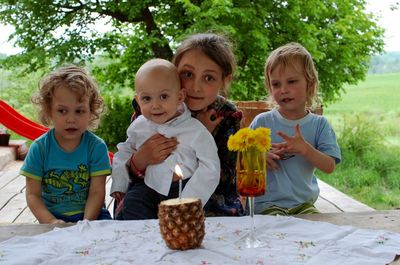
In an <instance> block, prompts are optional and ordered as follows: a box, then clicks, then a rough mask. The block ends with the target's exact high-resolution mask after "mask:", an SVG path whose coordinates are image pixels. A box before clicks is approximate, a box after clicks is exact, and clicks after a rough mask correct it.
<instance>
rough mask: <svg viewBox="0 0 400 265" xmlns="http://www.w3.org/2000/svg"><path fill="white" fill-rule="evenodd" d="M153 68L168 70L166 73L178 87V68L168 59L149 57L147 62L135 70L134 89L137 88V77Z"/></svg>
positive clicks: (179, 83)
mask: <svg viewBox="0 0 400 265" xmlns="http://www.w3.org/2000/svg"><path fill="white" fill-rule="evenodd" d="M154 70H163V71H165V72H168V74H170V75H171V76H170V77H171V79H172V80H173V82H175V83H176V84H178V85H179V88H180V85H181V81H180V79H179V74H178V69H177V68H176V66H175V65H174V64H173V63H171V62H170V61H167V60H165V59H161V58H154V59H150V60H148V61H147V62H145V63H144V64H143V65H142V66H140V68H139V69H138V71H137V72H136V75H135V90H137V82H138V80H139V78H141V77H142V75H144V74H146V73H150V72H152V71H154Z"/></svg>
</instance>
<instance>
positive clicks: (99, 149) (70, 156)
mask: <svg viewBox="0 0 400 265" xmlns="http://www.w3.org/2000/svg"><path fill="white" fill-rule="evenodd" d="M20 173H21V175H24V176H26V177H29V178H33V179H36V180H39V181H41V183H42V198H43V200H44V202H45V204H46V207H47V208H48V209H49V211H50V212H51V213H53V214H59V215H66V216H70V215H74V214H78V213H83V212H84V210H85V204H86V200H87V197H88V194H89V187H90V178H91V177H96V176H103V175H109V174H110V173H111V165H110V160H109V157H108V151H107V146H106V144H105V143H104V141H103V140H102V139H101V138H99V137H97V136H96V135H95V134H93V133H91V132H89V131H86V132H85V133H84V134H83V136H82V139H81V142H80V144H79V146H78V147H77V148H76V149H75V150H74V151H71V152H65V151H64V150H63V149H61V147H60V146H59V145H58V143H57V141H56V139H55V136H54V129H51V130H49V131H48V132H47V133H45V134H44V135H42V136H40V137H39V138H38V139H36V140H35V141H34V142H33V143H32V145H31V146H30V148H29V152H28V155H27V157H26V158H25V161H24V164H23V166H22V168H21V172H20Z"/></svg>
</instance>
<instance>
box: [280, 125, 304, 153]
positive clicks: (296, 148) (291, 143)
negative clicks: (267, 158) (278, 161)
mask: <svg viewBox="0 0 400 265" xmlns="http://www.w3.org/2000/svg"><path fill="white" fill-rule="evenodd" d="M277 134H278V135H279V136H280V137H282V138H283V140H285V141H284V142H282V143H279V144H272V147H273V148H275V151H274V153H275V154H277V155H279V156H281V155H282V156H283V155H284V154H287V153H288V154H301V155H304V153H305V152H306V150H307V145H308V144H307V142H306V141H305V140H304V138H303V135H302V134H301V131H300V125H299V124H297V125H296V127H295V134H294V136H293V137H291V136H288V135H287V134H285V133H283V132H279V131H278V132H277Z"/></svg>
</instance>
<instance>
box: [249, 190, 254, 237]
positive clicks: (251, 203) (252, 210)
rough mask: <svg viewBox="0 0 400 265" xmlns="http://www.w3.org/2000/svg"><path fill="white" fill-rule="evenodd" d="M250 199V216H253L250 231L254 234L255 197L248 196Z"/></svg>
mask: <svg viewBox="0 0 400 265" xmlns="http://www.w3.org/2000/svg"><path fill="white" fill-rule="evenodd" d="M248 199H249V211H250V218H251V230H250V233H251V235H252V236H253V235H254V233H255V226H254V197H248Z"/></svg>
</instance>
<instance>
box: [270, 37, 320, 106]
mask: <svg viewBox="0 0 400 265" xmlns="http://www.w3.org/2000/svg"><path fill="white" fill-rule="evenodd" d="M296 62H299V63H300V65H301V66H302V69H296V70H301V71H300V72H302V73H303V74H304V77H305V78H306V80H307V98H306V108H308V109H310V108H311V107H312V106H313V103H314V97H315V96H316V95H317V92H318V88H319V80H318V72H317V70H316V68H315V65H314V62H313V59H312V57H311V54H310V53H309V52H308V51H307V49H306V48H304V47H303V46H302V45H301V44H299V43H296V42H290V43H288V44H286V45H283V46H281V47H279V48H277V49H275V50H273V51H272V52H271V54H270V55H269V56H268V58H267V61H266V63H265V67H264V76H265V86H266V88H267V89H269V90H270V91H271V87H270V79H269V75H270V74H271V72H272V71H273V70H275V69H276V68H277V67H283V68H286V67H287V66H292V67H296V66H297V64H296Z"/></svg>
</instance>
